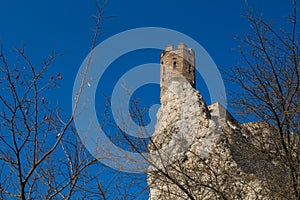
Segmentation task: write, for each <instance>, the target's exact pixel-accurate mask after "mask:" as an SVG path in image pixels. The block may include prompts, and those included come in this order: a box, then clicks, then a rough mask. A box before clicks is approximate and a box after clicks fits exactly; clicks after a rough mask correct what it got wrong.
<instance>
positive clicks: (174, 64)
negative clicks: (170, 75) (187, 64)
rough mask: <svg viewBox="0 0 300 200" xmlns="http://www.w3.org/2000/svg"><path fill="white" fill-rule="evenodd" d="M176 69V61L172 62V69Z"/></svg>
mask: <svg viewBox="0 0 300 200" xmlns="http://www.w3.org/2000/svg"><path fill="white" fill-rule="evenodd" d="M176 67H177V63H176V61H174V62H173V69H176Z"/></svg>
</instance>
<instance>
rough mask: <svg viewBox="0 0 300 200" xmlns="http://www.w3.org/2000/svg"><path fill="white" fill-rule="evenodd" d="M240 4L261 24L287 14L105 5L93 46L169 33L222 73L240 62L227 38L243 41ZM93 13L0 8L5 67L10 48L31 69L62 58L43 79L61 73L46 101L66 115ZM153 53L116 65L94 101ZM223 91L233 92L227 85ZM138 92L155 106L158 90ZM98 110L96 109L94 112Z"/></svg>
mask: <svg viewBox="0 0 300 200" xmlns="http://www.w3.org/2000/svg"><path fill="white" fill-rule="evenodd" d="M246 3H248V4H249V5H250V6H252V7H253V8H254V9H255V10H256V12H257V13H260V12H263V16H265V17H266V18H267V19H275V20H278V21H279V20H282V17H283V16H285V15H286V13H287V11H288V10H289V9H290V8H291V3H290V2H289V1H288V0H209V1H204V0H185V1H179V0H177V1H174V0H151V1H145V0H128V1H125V0H109V1H108V2H107V4H106V6H105V7H104V14H103V19H102V24H101V29H100V33H101V34H100V36H99V38H98V41H97V44H99V43H101V42H102V41H104V40H105V39H107V38H109V37H111V36H113V35H115V34H118V33H120V32H122V31H125V30H129V29H133V28H139V27H163V28H168V29H173V30H176V31H179V32H181V33H184V34H186V35H188V36H190V37H191V38H193V39H194V40H196V41H197V42H198V43H199V44H201V45H202V46H203V47H204V48H205V49H206V51H207V52H208V53H209V54H210V56H211V57H212V58H213V60H214V61H215V63H216V65H217V66H218V67H220V68H221V69H223V70H226V69H228V68H229V67H232V66H234V65H236V64H238V61H239V59H240V56H239V53H238V51H236V50H234V49H235V48H237V46H238V45H239V43H238V42H237V41H235V40H234V39H233V36H234V35H236V34H238V35H243V34H244V33H246V32H247V31H249V28H250V27H249V24H248V23H247V21H246V20H245V19H244V18H243V17H242V14H243V13H244V12H245V4H246ZM95 13H96V9H95V3H94V1H93V0H88V1H84V0H75V1H74V0H72V1H71V0H51V1H50V0H43V1H33V0H28V1H21V0H10V1H4V0H2V1H1V3H0V43H1V44H2V45H3V49H4V53H6V54H7V55H8V56H9V59H10V61H11V63H13V62H14V57H13V55H14V54H13V51H12V48H13V47H21V46H23V45H25V46H26V49H27V54H28V55H29V57H30V58H31V59H32V62H33V63H35V64H36V65H39V64H40V63H42V61H43V60H44V59H45V58H46V57H47V56H48V55H49V54H50V52H51V50H52V49H55V51H56V53H64V56H63V57H61V58H59V59H58V60H57V61H56V62H55V63H54V65H53V68H51V70H50V71H49V73H53V74H57V73H61V74H62V76H63V80H62V81H61V83H60V87H59V88H58V90H56V91H55V93H53V94H51V96H53V98H54V99H55V101H57V102H58V105H59V106H61V107H62V108H63V109H64V112H65V113H66V114H70V111H71V107H72V89H73V83H74V80H75V77H76V74H77V71H78V69H79V67H80V65H81V63H82V62H83V60H84V58H85V57H86V56H87V55H88V53H89V51H90V44H91V39H92V34H93V29H94V24H95V23H94V20H93V18H92V16H93V15H94V14H95ZM175 45H176V44H175ZM159 53H160V52H159V51H157V50H156V51H154V50H153V51H150V50H145V51H143V52H142V51H137V52H135V53H134V54H132V55H126V56H127V57H126V56H124V57H122V58H120V59H119V60H116V62H115V63H114V67H111V68H110V69H109V70H108V71H107V72H106V75H105V77H104V78H103V79H101V81H100V83H99V84H100V85H101V86H102V87H99V88H98V90H97V94H99V95H97V96H101V94H105V95H108V96H110V95H111V93H110V90H111V89H112V88H113V85H114V84H115V83H116V81H117V80H118V78H120V76H122V73H124V72H126V71H128V70H129V69H130V67H133V66H136V65H138V64H144V63H149V62H157V63H158V62H159ZM118 66H119V68H118ZM120 66H122V67H120ZM203 67H207V66H203ZM226 87H227V89H234V88H231V86H230V85H226ZM197 88H198V89H199V90H202V89H203V90H205V88H202V86H201V82H199V83H198V84H197ZM144 89H145V90H146V91H149V92H147V94H148V95H145V92H141V94H143V95H141V96H140V97H141V98H146V100H147V103H149V102H150V104H151V103H158V101H159V93H158V87H157V86H156V87H155V86H153V88H152V89H151V88H150V87H147V86H145V88H144ZM138 93H139V91H137V94H138ZM203 93H204V94H203V95H204V97H205V99H207V98H208V96H207V95H208V94H206V93H205V91H204V92H203ZM99 98H100V97H99ZM229 101H230V99H229ZM99 102H101V100H99ZM209 103H210V102H209ZM96 106H98V105H96ZM101 109H103V108H101V105H100V107H99V110H101ZM99 113H101V112H99ZM99 113H98V114H99ZM100 115H101V114H100ZM98 117H100V118H101V116H98Z"/></svg>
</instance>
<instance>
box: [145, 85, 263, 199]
mask: <svg viewBox="0 0 300 200" xmlns="http://www.w3.org/2000/svg"><path fill="white" fill-rule="evenodd" d="M161 104H162V105H161V107H160V109H159V111H158V113H157V124H156V126H155V132H154V134H153V136H152V139H151V141H150V143H149V151H150V161H151V162H152V166H150V167H149V172H148V185H149V187H150V197H149V199H150V200H158V199H166V200H167V199H222V198H223V199H263V198H262V197H263V196H265V195H266V194H265V191H264V190H263V189H262V188H263V186H262V184H263V183H262V182H261V181H259V180H258V179H256V177H255V175H254V174H251V173H246V172H244V171H243V170H242V169H241V166H240V165H239V164H238V163H237V162H236V161H235V158H234V154H237V153H236V152H235V151H234V149H235V148H234V145H235V138H236V137H237V138H243V137H244V136H243V135H242V133H241V132H240V131H239V125H238V124H233V122H229V121H226V120H224V119H222V120H221V119H218V118H214V120H212V119H211V116H210V113H209V110H208V108H207V106H206V104H205V102H204V100H203V98H202V97H201V95H200V93H199V92H198V91H197V90H195V89H194V88H192V87H191V85H190V84H189V83H187V82H179V81H173V82H172V83H171V84H170V86H169V90H168V91H166V92H165V94H164V95H163V96H162V98H161ZM215 122H216V123H215ZM220 122H223V124H220ZM216 124H218V125H217V126H216Z"/></svg>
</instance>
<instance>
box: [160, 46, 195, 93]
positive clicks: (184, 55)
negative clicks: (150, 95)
mask: <svg viewBox="0 0 300 200" xmlns="http://www.w3.org/2000/svg"><path fill="white" fill-rule="evenodd" d="M182 79H185V80H186V81H188V82H189V83H190V84H191V86H192V87H193V88H195V53H194V51H193V49H191V48H189V49H187V48H186V45H185V44H178V48H177V49H174V47H173V45H170V46H167V47H166V49H165V51H163V52H162V53H161V54H160V98H161V97H162V96H163V94H164V93H165V92H166V90H167V88H168V85H170V83H171V81H173V80H177V81H180V80H182Z"/></svg>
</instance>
